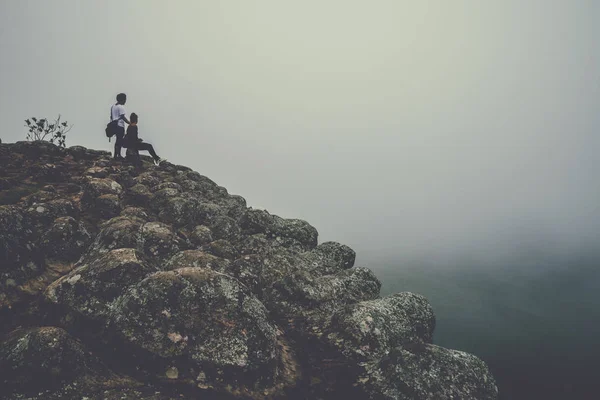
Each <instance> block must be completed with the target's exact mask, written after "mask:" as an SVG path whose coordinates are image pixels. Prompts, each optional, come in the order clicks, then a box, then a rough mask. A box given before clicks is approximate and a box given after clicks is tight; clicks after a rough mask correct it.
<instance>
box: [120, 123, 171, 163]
mask: <svg viewBox="0 0 600 400" xmlns="http://www.w3.org/2000/svg"><path fill="white" fill-rule="evenodd" d="M129 119H130V120H131V122H129V126H128V127H127V135H125V139H124V140H123V147H125V148H127V149H135V150H146V151H147V152H148V153H150V155H151V156H152V158H153V159H154V164H155V165H160V163H161V162H162V161H165V159H164V158H160V157H159V156H158V155H157V154H156V152H155V151H154V147H153V146H152V145H151V144H150V143H143V140H142V139H141V138H140V137H138V126H137V123H138V115H137V114H136V113H131V116H130V117H129Z"/></svg>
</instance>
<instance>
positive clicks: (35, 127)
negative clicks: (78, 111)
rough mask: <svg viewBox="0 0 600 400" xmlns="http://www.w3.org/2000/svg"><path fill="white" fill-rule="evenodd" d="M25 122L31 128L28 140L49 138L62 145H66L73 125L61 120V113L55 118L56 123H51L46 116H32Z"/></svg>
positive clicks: (50, 140)
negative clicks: (68, 133)
mask: <svg viewBox="0 0 600 400" xmlns="http://www.w3.org/2000/svg"><path fill="white" fill-rule="evenodd" d="M25 124H26V125H25V127H26V128H27V129H29V132H27V140H30V141H32V140H47V141H49V142H50V143H53V144H56V145H58V146H60V147H65V140H66V138H67V132H69V131H70V130H71V128H72V127H73V125H69V123H68V122H67V121H64V122H60V115H59V116H58V118H57V119H55V120H54V123H50V121H48V119H46V118H39V119H38V118H35V117H31V118H30V119H26V120H25ZM46 138H47V139H46Z"/></svg>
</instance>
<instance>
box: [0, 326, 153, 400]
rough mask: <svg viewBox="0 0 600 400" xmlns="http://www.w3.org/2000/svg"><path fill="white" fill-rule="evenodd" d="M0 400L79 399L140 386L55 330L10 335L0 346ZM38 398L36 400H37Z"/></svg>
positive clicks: (21, 332) (29, 330) (64, 334)
mask: <svg viewBox="0 0 600 400" xmlns="http://www.w3.org/2000/svg"><path fill="white" fill-rule="evenodd" d="M0 372H1V374H0V382H1V383H2V384H1V387H2V390H1V391H0V398H4V399H15V398H23V397H21V396H23V395H29V396H33V397H32V398H36V397H37V398H40V399H43V398H52V397H54V398H59V397H56V396H58V395H59V394H60V396H61V398H81V394H82V393H87V392H97V391H101V390H107V389H114V388H118V387H133V388H135V387H137V386H141V385H140V384H139V383H137V382H135V381H134V380H133V379H131V378H128V377H124V376H119V375H117V374H116V373H114V372H112V371H111V370H109V369H108V368H107V367H106V366H105V365H104V364H103V363H102V362H101V361H100V360H99V359H98V358H97V357H95V356H93V355H91V354H90V352H89V350H88V349H86V348H85V346H83V345H82V343H80V342H79V341H77V340H76V339H74V338H73V337H71V336H70V335H69V334H68V333H67V332H66V331H64V330H62V329H60V328H56V327H41V328H33V329H27V330H17V331H14V332H12V333H11V334H10V335H9V336H8V338H7V339H6V340H5V341H4V342H3V343H1V344H0ZM38 396H39V397H38Z"/></svg>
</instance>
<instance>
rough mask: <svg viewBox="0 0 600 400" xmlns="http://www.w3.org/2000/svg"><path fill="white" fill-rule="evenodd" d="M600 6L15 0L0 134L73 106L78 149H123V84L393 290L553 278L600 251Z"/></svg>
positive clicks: (164, 139) (226, 168) (1, 22)
mask: <svg viewBox="0 0 600 400" xmlns="http://www.w3.org/2000/svg"><path fill="white" fill-rule="evenodd" d="M598 16H600V3H594V2H589V1H583V0H582V1H570V2H567V1H557V2H551V3H549V2H543V1H541V0H533V1H530V2H527V3H526V4H525V3H523V2H519V1H515V0H512V1H504V2H495V3H493V4H490V3H473V2H469V1H456V2H452V3H450V2H443V1H433V2H427V3H425V2H419V3H415V2H406V1H388V0H382V1H376V2H369V3H368V4H367V3H365V2H355V1H350V2H347V1H346V2H342V1H320V2H316V1H308V2H306V1H305V2H302V3H301V4H300V3H295V4H292V3H287V2H278V1H275V0H260V1H256V2H252V3H240V2H233V1H223V2H208V1H178V2H171V3H165V2H158V1H139V0H130V1H115V0H110V1H105V2H76V1H70V0H60V1H59V0H56V1H53V2H48V3H41V2H35V1H27V0H20V1H5V2H2V4H0V48H1V49H2V54H3V57H2V59H1V60H0V70H1V72H2V73H1V74H0V87H1V88H2V95H1V96H0V120H2V122H3V128H2V130H1V132H0V138H1V139H2V141H3V142H4V143H6V142H16V141H19V140H25V135H26V129H25V127H24V126H23V121H24V120H25V119H27V118H30V117H32V116H35V117H47V118H50V119H52V118H54V117H56V116H57V115H58V114H60V115H61V116H62V118H63V119H65V120H67V121H69V122H70V123H73V124H74V127H73V129H72V131H71V132H70V133H69V134H68V137H67V146H73V145H82V146H85V147H89V148H94V149H102V150H107V151H112V144H113V143H109V142H108V140H107V139H106V137H105V135H104V132H103V130H104V126H105V125H106V123H107V122H108V114H109V108H110V106H111V104H114V102H115V96H116V94H117V93H119V92H125V93H127V96H128V99H127V104H126V105H125V108H126V110H127V113H128V115H129V113H131V112H136V113H137V114H138V115H139V117H140V121H139V130H140V137H142V138H144V139H145V140H146V141H147V142H150V143H152V144H153V145H154V146H155V148H156V150H157V152H158V153H159V154H160V155H161V156H164V157H165V158H167V159H168V160H169V161H170V162H172V163H175V164H181V165H186V166H188V167H190V168H192V169H193V170H196V171H198V172H199V173H201V174H202V175H205V176H207V177H209V178H211V179H212V180H214V181H215V182H216V183H218V184H219V185H221V186H224V187H226V188H227V189H228V190H229V192H230V193H233V194H239V195H241V196H243V197H244V198H245V199H246V200H247V203H248V206H251V207H255V208H263V209H266V210H268V211H269V212H270V213H273V214H277V215H279V216H282V217H284V218H300V219H303V220H306V221H308V222H309V223H310V224H312V225H313V226H314V227H315V228H316V229H317V230H318V231H319V241H320V242H323V241H337V242H340V243H343V244H346V245H348V246H350V247H351V248H353V249H354V250H355V251H356V252H357V265H361V266H366V267H370V268H372V269H373V270H374V271H375V272H376V274H377V275H378V276H379V277H380V279H382V280H384V287H387V288H388V289H389V288H392V287H393V288H394V289H396V288H397V287H401V288H402V290H411V291H413V290H414V291H416V292H419V289H421V290H423V291H429V293H423V294H424V295H428V296H431V295H432V293H433V296H434V297H435V293H436V292H435V291H436V290H437V289H436V288H437V286H435V285H431V286H427V285H425V283H424V282H426V281H427V279H430V280H435V279H436V278H440V276H444V277H448V276H450V277H451V276H453V274H455V276H456V277H458V276H461V277H464V276H465V274H468V273H469V272H471V271H477V272H479V273H480V274H478V275H477V276H478V277H480V278H481V279H482V282H483V280H486V279H489V282H492V281H493V282H496V283H497V284H498V285H504V284H512V283H515V282H516V283H518V282H517V281H518V280H519V279H521V278H523V276H524V275H526V276H527V277H528V278H527V279H529V278H531V279H532V281H534V280H536V279H539V280H540V281H542V282H551V283H548V287H547V288H546V287H545V289H544V290H550V289H548V288H552V287H553V286H552V285H555V281H554V275H553V274H558V275H556V276H561V277H562V276H563V275H561V274H564V273H565V271H567V272H568V271H571V272H573V271H576V270H577V265H579V264H577V260H579V258H580V255H581V254H587V255H591V254H595V255H597V256H598V260H600V254H596V251H595V249H596V248H597V247H598V245H597V241H598V239H597V237H598V235H599V233H600V213H598V211H597V210H598V204H600V185H598V184H597V182H596V181H597V176H596V175H597V171H598V170H599V168H600V156H599V154H600V151H599V150H600V135H598V132H599V130H600V113H598V106H599V105H600V46H598V39H597V38H598V37H600V28H599V27H598V24H597V17H598ZM590 259H593V257H591V256H590ZM586 262H588V261H586ZM589 262H590V263H591V265H593V262H592V261H589ZM586 265H587V264H586ZM582 268H583V267H582ZM586 268H588V267H586ZM415 271H419V273H420V274H421V275H419V277H416V275H414V273H415ZM439 271H443V272H444V273H443V274H437V272H439ZM515 271H520V272H519V274H514V273H515ZM403 272H407V274H406V276H407V277H412V278H411V279H413V278H414V279H413V280H410V279H409V280H408V281H407V282H413V284H414V285H416V286H415V289H411V287H406V285H404V284H403V283H402V279H403V278H402V273H403ZM521 272H522V273H523V274H521ZM388 278H389V279H392V278H394V279H397V280H396V281H393V282H392V281H391V280H387V279H388ZM513 278H514V279H513ZM596 278H597V276H596V275H594V278H593V279H596ZM456 279H457V282H458V280H459V278H456ZM460 279H462V278H460ZM419 282H421V283H423V285H422V286H419V285H421V283H419ZM528 282H529V281H528ZM569 282H570V281H569ZM593 282H595V281H594V280H593ZM449 283H450V282H449ZM452 283H454V282H452ZM386 285H388V286H386ZM592 286H593V285H592ZM580 287H581V286H578V285H574V286H572V288H575V289H574V290H579V288H580ZM438 289H439V288H438ZM513 289H514V290H519V291H526V290H527V287H524V288H521V287H519V288H518V289H517V288H513ZM390 290H391V289H390ZM453 290H454V289H453ZM457 290H458V289H457ZM461 290H462V289H461ZM469 290H470V289H469ZM557 290H558V289H557ZM477 293H479V292H477ZM544 293H546V292H544ZM548 293H550V292H548ZM583 293H584V292H580V294H582V295H583ZM585 293H586V294H585V295H586V296H587V295H588V294H589V293H590V292H585ZM484 295H485V293H483V294H482V296H484ZM536 301H541V300H540V299H538V298H536ZM436 302H437V303H436ZM432 303H433V304H434V310H435V311H436V313H438V312H439V309H440V306H439V304H441V300H440V299H435V300H432ZM436 304H438V308H437V309H436ZM461 304H462V303H461ZM540 304H541V303H540ZM449 310H451V312H455V313H457V314H460V313H463V314H464V313H467V314H468V313H469V312H470V310H469V309H460V308H459V307H458V306H457V307H455V308H453V309H451V308H450V307H448V308H446V309H444V307H443V306H442V317H441V320H445V321H448V320H449V319H450V317H449V314H447V312H448V313H449V312H450V311H449ZM444 313H446V314H444ZM544 315H545V314H544ZM498 318H503V317H502V316H499V317H498ZM446 326H447V325H446ZM440 329H442V330H443V329H444V328H443V326H442V328H440Z"/></svg>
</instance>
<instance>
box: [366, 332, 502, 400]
mask: <svg viewBox="0 0 600 400" xmlns="http://www.w3.org/2000/svg"><path fill="white" fill-rule="evenodd" d="M356 386H357V389H358V390H359V391H360V392H361V397H362V398H366V399H373V400H375V399H377V400H379V399H389V400H429V399H468V400H495V399H497V398H498V388H497V386H496V382H495V380H494V377H493V376H492V374H491V373H490V370H489V369H488V367H487V365H486V364H485V363H484V362H483V361H481V360H480V359H479V358H477V357H475V356H474V355H472V354H468V353H465V352H462V351H457V350H449V349H445V348H442V347H438V346H435V345H432V344H416V345H412V346H403V347H396V348H394V349H392V350H391V351H390V353H389V354H388V355H387V356H386V357H384V358H382V359H381V360H379V361H378V362H375V363H369V364H367V365H366V366H365V370H364V372H363V373H362V374H361V375H360V376H359V377H358V378H357V379H356Z"/></svg>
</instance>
